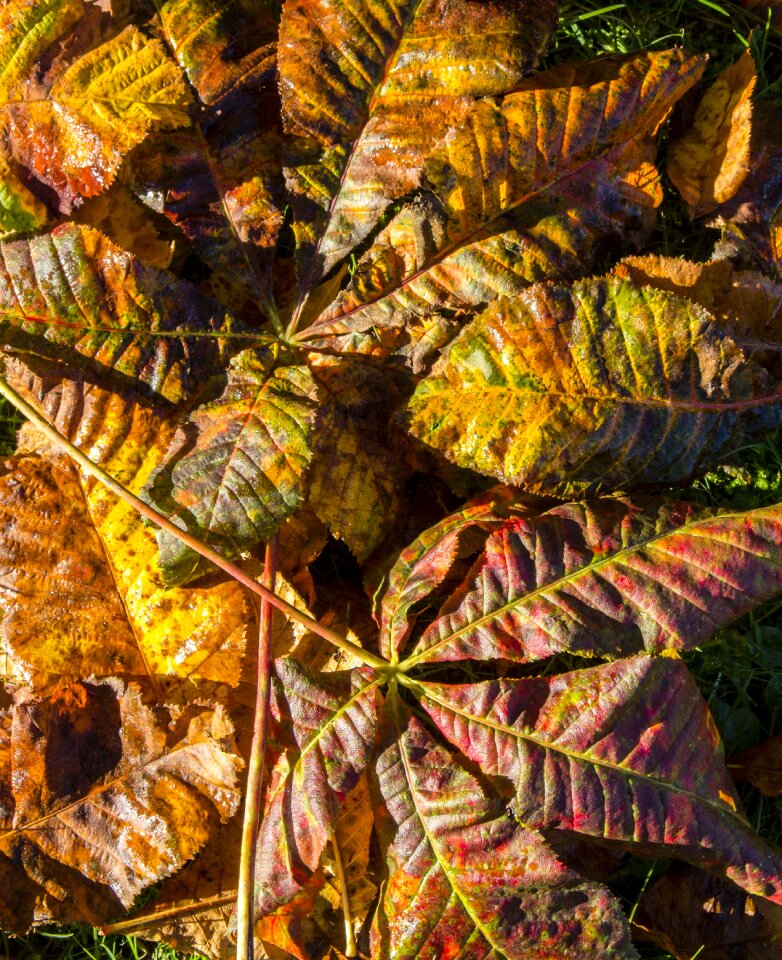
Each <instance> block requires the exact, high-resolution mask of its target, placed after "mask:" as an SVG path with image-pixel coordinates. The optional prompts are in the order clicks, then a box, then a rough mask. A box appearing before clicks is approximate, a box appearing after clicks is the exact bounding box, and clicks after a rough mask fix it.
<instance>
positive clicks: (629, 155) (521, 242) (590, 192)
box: [308, 137, 662, 372]
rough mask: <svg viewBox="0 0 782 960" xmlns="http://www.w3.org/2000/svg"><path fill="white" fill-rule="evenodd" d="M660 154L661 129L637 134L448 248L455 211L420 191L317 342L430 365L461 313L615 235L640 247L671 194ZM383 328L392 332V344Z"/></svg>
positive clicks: (325, 319) (587, 259) (547, 274)
mask: <svg viewBox="0 0 782 960" xmlns="http://www.w3.org/2000/svg"><path fill="white" fill-rule="evenodd" d="M653 160H654V146H653V142H652V140H651V137H646V138H642V137H639V139H638V140H635V139H634V140H631V141H629V142H628V143H626V144H623V145H621V146H619V147H617V148H615V149H613V150H610V151H609V152H608V153H607V154H605V155H604V156H601V157H599V158H597V159H596V160H593V161H591V162H589V163H587V164H585V165H584V166H583V167H582V168H581V169H580V170H577V171H576V172H575V173H573V174H571V175H570V176H567V177H564V178H563V179H561V180H559V181H558V182H556V183H555V184H554V185H552V186H550V187H548V188H546V189H544V190H542V191H541V192H540V193H538V194H536V195H535V196H534V197H531V198H530V199H529V200H528V201H527V202H526V203H523V204H521V205H520V206H519V207H516V208H514V209H512V210H510V211H509V212H508V213H505V214H503V215H502V216H500V217H498V218H497V219H496V220H495V221H492V222H491V223H490V224H488V225H487V226H486V227H485V228H484V229H483V230H481V231H478V233H476V234H475V235H474V236H472V237H470V238H469V241H468V242H465V244H464V245H462V246H459V247H457V248H456V249H455V250H452V251H450V252H446V253H445V254H444V255H443V256H442V257H441V256H440V255H439V253H438V249H439V245H440V244H441V243H442V242H443V241H444V238H445V236H446V233H447V219H448V218H447V211H446V210H445V208H444V207H443V205H442V204H441V203H440V202H438V201H436V200H434V199H433V198H431V197H429V196H424V197H421V198H418V199H417V200H416V201H414V202H412V203H411V204H409V205H408V206H406V207H405V208H403V209H402V211H400V213H399V214H398V215H397V216H396V217H394V219H393V220H392V221H391V222H390V223H389V225H388V226H387V227H386V228H385V229H384V230H383V231H381V233H380V234H379V235H378V238H377V240H376V241H375V243H374V244H373V245H372V247H371V248H370V249H369V251H368V252H367V253H366V254H365V255H364V257H363V258H362V259H361V260H360V261H359V263H358V265H357V269H356V271H355V273H354V275H353V277H352V279H351V282H350V284H349V285H348V287H347V288H346V289H345V290H344V291H343V292H342V293H341V294H340V296H339V297H338V298H337V299H336V300H335V302H334V303H333V304H332V305H331V306H330V307H328V308H327V309H326V310H325V311H324V312H323V313H322V314H321V316H320V317H319V318H318V321H317V324H316V325H315V330H316V331H317V333H318V334H319V335H320V337H322V338H324V339H323V340H315V341H314V342H315V343H318V342H325V344H330V343H334V342H336V343H337V344H342V343H345V344H346V345H349V346H350V348H351V350H354V351H360V352H373V353H377V352H380V350H382V349H385V350H394V351H396V352H398V353H401V354H402V355H403V356H406V357H409V359H410V363H411V365H412V367H413V369H414V370H415V371H416V372H420V371H421V370H423V369H425V365H426V362H427V360H428V358H429V356H430V355H431V354H432V353H433V352H434V351H435V350H436V349H437V348H438V347H440V346H442V345H443V344H444V343H446V342H447V340H448V339H449V337H450V336H451V335H452V333H453V332H454V331H455V330H457V329H458V323H457V322H456V321H454V320H453V319H451V318H452V317H454V315H455V316H457V317H458V316H460V315H461V314H463V313H473V312H474V311H475V310H476V308H478V307H481V306H483V305H484V304H485V303H487V302H490V301H492V300H495V299H496V298H497V297H502V296H504V297H510V296H515V295H516V294H518V293H520V292H521V291H522V290H524V289H525V288H526V287H528V286H529V285H530V284H531V283H535V282H537V281H539V280H546V279H557V278H565V277H571V276H573V277H574V276H577V275H580V274H582V273H583V272H584V271H586V270H588V269H589V266H590V264H591V263H592V262H593V260H594V258H595V257H596V255H597V254H598V253H599V252H600V251H602V250H604V249H605V247H606V245H608V244H609V243H610V242H611V240H612V238H615V239H616V241H617V242H622V243H624V244H629V245H630V246H632V247H640V246H641V245H642V243H643V241H644V240H645V238H646V237H647V236H648V234H649V232H650V230H651V229H652V227H653V225H654V220H655V211H656V207H657V206H658V205H659V203H660V201H661V200H662V193H661V187H660V183H659V175H658V172H657V168H656V167H655V166H654V163H653ZM378 329H382V330H383V331H384V336H385V338H386V339H385V341H384V343H382V344H379V343H378V337H377V330H378ZM313 335H314V334H313ZM309 336H312V335H309ZM309 336H308V339H309ZM386 344H388V345H387V346H386Z"/></svg>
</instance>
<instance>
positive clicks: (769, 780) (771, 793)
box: [728, 735, 782, 797]
mask: <svg viewBox="0 0 782 960" xmlns="http://www.w3.org/2000/svg"><path fill="white" fill-rule="evenodd" d="M728 766H729V769H730V772H731V775H732V777H733V779H734V780H749V782H750V783H751V784H752V786H753V787H757V789H758V790H760V792H761V793H763V794H765V795H766V796H767V797H776V796H779V794H781V793H782V735H780V736H776V737H771V739H770V740H766V741H765V742H764V743H759V744H758V745H757V746H755V747H750V748H749V749H748V750H742V752H741V753H737V754H735V755H734V756H732V757H731V758H730V763H729V765H728Z"/></svg>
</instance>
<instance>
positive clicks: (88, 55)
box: [0, 0, 190, 232]
mask: <svg viewBox="0 0 782 960" xmlns="http://www.w3.org/2000/svg"><path fill="white" fill-rule="evenodd" d="M102 20H103V18H101V17H100V14H98V13H97V11H96V10H95V8H94V7H91V6H90V5H88V4H86V3H84V2H83V0H47V2H44V3H38V2H36V0H15V2H10V3H7V4H5V5H4V7H3V10H2V14H1V15H0V99H1V100H2V110H0V125H1V127H2V130H3V135H4V141H5V144H6V145H5V147H4V150H3V154H4V157H3V161H2V165H3V167H4V168H5V170H6V171H8V172H9V173H10V174H11V182H10V187H9V188H8V190H9V194H7V198H6V203H4V204H3V213H4V218H3V224H2V226H3V228H4V230H5V231H6V232H13V231H25V230H30V229H34V228H36V227H40V226H42V225H43V223H44V222H45V217H43V216H42V213H43V210H42V207H41V205H40V204H35V203H34V201H31V200H30V195H29V192H28V191H26V190H25V187H24V182H23V181H22V180H21V172H20V173H18V174H17V173H15V172H14V169H13V166H14V165H18V166H21V168H22V169H24V170H25V171H26V172H27V173H28V175H30V176H31V177H33V178H35V179H37V180H38V181H40V183H41V184H43V185H45V186H46V187H49V188H50V189H51V190H53V191H54V192H55V193H56V195H57V197H58V200H59V206H60V209H61V210H62V212H64V213H69V212H70V210H71V207H72V206H73V204H74V202H76V201H77V199H78V198H79V197H90V196H95V195H96V194H98V193H100V192H101V191H102V190H104V189H106V187H107V186H108V185H109V184H110V183H111V181H112V180H113V179H114V177H115V176H116V173H117V170H118V168H119V165H120V163H121V162H122V160H123V158H124V157H125V155H126V154H127V153H128V152H129V151H130V150H131V149H132V148H133V147H134V146H136V145H137V144H139V143H140V142H141V141H142V140H143V139H144V138H145V137H146V136H147V135H148V134H149V133H150V131H152V130H156V129H172V128H176V127H180V126H183V125H184V124H185V123H187V119H188V114H187V109H188V106H189V104H190V96H189V93H188V90H187V87H186V85H185V83H184V82H183V79H182V77H181V75H180V73H179V71H178V70H177V68H176V65H175V64H174V62H173V61H172V60H171V59H170V57H169V55H168V53H167V51H166V49H165V47H164V46H163V44H162V43H161V42H160V41H159V40H156V39H154V38H152V37H150V36H148V35H145V34H144V33H143V32H142V31H141V30H140V29H139V28H138V27H136V26H133V25H130V26H127V27H125V28H124V29H123V30H121V31H119V32H117V29H116V27H113V25H111V24H108V23H104V22H102ZM112 27H113V28H112ZM39 63H45V64H46V65H47V69H45V70H38V69H37V68H38V65H39ZM18 166H17V169H18ZM10 194H15V195H14V196H13V200H12V202H10V203H9V202H8V199H10V196H9V195H10Z"/></svg>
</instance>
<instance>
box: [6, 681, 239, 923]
mask: <svg viewBox="0 0 782 960" xmlns="http://www.w3.org/2000/svg"><path fill="white" fill-rule="evenodd" d="M230 734H231V726H230V723H229V722H228V721H227V719H226V717H225V715H224V714H223V712H222V711H221V710H219V709H218V710H217V711H216V712H213V713H210V712H202V713H201V715H200V716H196V717H194V718H193V719H192V720H191V722H190V726H189V729H188V730H187V732H186V735H185V737H184V739H182V740H180V741H178V742H175V743H168V742H167V737H166V734H165V732H164V730H163V729H161V727H160V725H159V724H158V722H157V721H156V720H155V718H154V715H153V713H152V711H151V710H150V708H149V707H147V706H145V705H144V704H143V702H142V699H141V692H140V690H139V688H137V687H135V686H130V687H128V688H127V689H125V688H124V687H123V685H122V683H120V682H119V681H115V680H105V681H101V682H99V683H86V682H84V683H76V684H73V685H71V686H65V687H62V688H60V689H59V690H57V691H55V692H53V693H52V694H51V696H50V697H49V698H47V699H46V700H42V701H38V700H35V699H31V700H29V701H25V700H22V701H21V702H19V703H17V704H15V705H14V706H13V707H11V708H10V710H9V711H8V712H7V714H6V715H5V716H4V719H3V723H2V738H3V749H2V751H0V758H1V759H2V769H0V778H2V787H1V788H0V793H1V795H2V796H3V800H4V802H3V810H2V819H3V824H2V828H1V829H2V833H0V873H1V874H2V877H3V888H4V891H5V893H4V896H3V901H2V904H0V916H2V922H3V926H4V927H6V928H7V929H12V930H17V931H20V930H24V929H26V928H27V927H28V926H29V925H30V924H31V923H33V922H34V921H35V922H40V921H41V920H46V919H56V920H65V919H80V920H86V921H88V922H91V923H99V922H101V921H103V920H106V919H108V918H109V917H110V916H111V915H112V914H115V913H117V912H119V911H120V910H121V909H122V907H128V906H130V904H131V903H132V902H133V899H134V897H135V896H136V895H137V894H138V893H139V892H140V891H141V890H143V889H144V888H145V887H146V886H148V885H149V884H151V883H154V882H155V881H157V880H160V879H161V878H163V877H165V876H168V875H169V874H171V873H173V872H174V871H175V870H178V869H179V868H180V867H181V866H182V865H183V864H184V863H185V862H186V861H187V860H189V859H190V858H191V857H192V856H193V855H194V854H195V853H196V852H197V851H198V850H199V849H200V847H202V846H203V844H204V843H205V842H206V840H207V839H208V838H209V836H210V834H211V833H212V832H213V831H214V829H215V828H216V826H217V824H218V823H219V822H220V821H224V820H226V819H227V818H228V817H230V816H231V815H232V814H233V813H234V812H235V811H236V809H237V806H238V803H239V793H238V791H237V789H236V779H237V766H238V764H239V762H240V761H239V760H238V758H237V757H236V756H235V755H233V754H232V753H231V752H230V749H231V748H230ZM226 738H228V740H226ZM20 769H22V770H24V771H25V775H24V776H23V777H19V776H18V774H15V772H14V771H19V770H20Z"/></svg>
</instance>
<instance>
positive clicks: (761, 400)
mask: <svg viewBox="0 0 782 960" xmlns="http://www.w3.org/2000/svg"><path fill="white" fill-rule="evenodd" d="M438 379H440V380H441V381H442V383H443V387H442V389H432V388H431V387H430V389H429V391H428V392H427V393H424V394H421V395H420V396H419V397H418V402H425V401H426V400H427V398H428V397H429V396H432V395H435V396H436V395H437V394H438V393H445V394H448V395H449V397H452V396H453V395H454V393H455V392H456V393H457V394H458V393H459V392H462V393H470V394H492V393H498V394H502V393H510V394H519V395H521V396H525V395H527V396H530V397H533V398H535V397H541V398H543V397H557V398H561V399H563V400H583V401H584V402H593V403H599V402H606V403H617V404H627V405H631V406H632V405H636V406H647V407H669V408H670V409H672V410H743V409H745V408H747V407H754V406H763V405H766V404H772V403H782V388H780V389H779V390H778V391H777V392H776V393H769V394H764V395H762V396H759V397H753V398H751V399H749V400H731V401H719V400H717V401H714V402H709V401H695V400H673V399H664V398H662V397H659V398H658V397H644V396H641V397H632V396H621V395H620V394H612V393H606V394H591V393H580V392H578V391H573V393H566V392H564V391H559V390H534V389H525V388H524V387H515V386H491V385H489V384H486V385H481V386H475V387H474V386H473V385H471V384H469V383H467V384H466V385H465V384H464V381H463V380H459V381H458V382H457V384H454V383H453V382H451V381H450V380H448V379H447V378H446V377H441V378H438ZM459 386H462V387H463V389H462V390H461V391H459ZM438 387H439V384H438ZM414 400H416V397H415V395H414V396H413V397H412V399H411V402H412V401H414Z"/></svg>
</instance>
